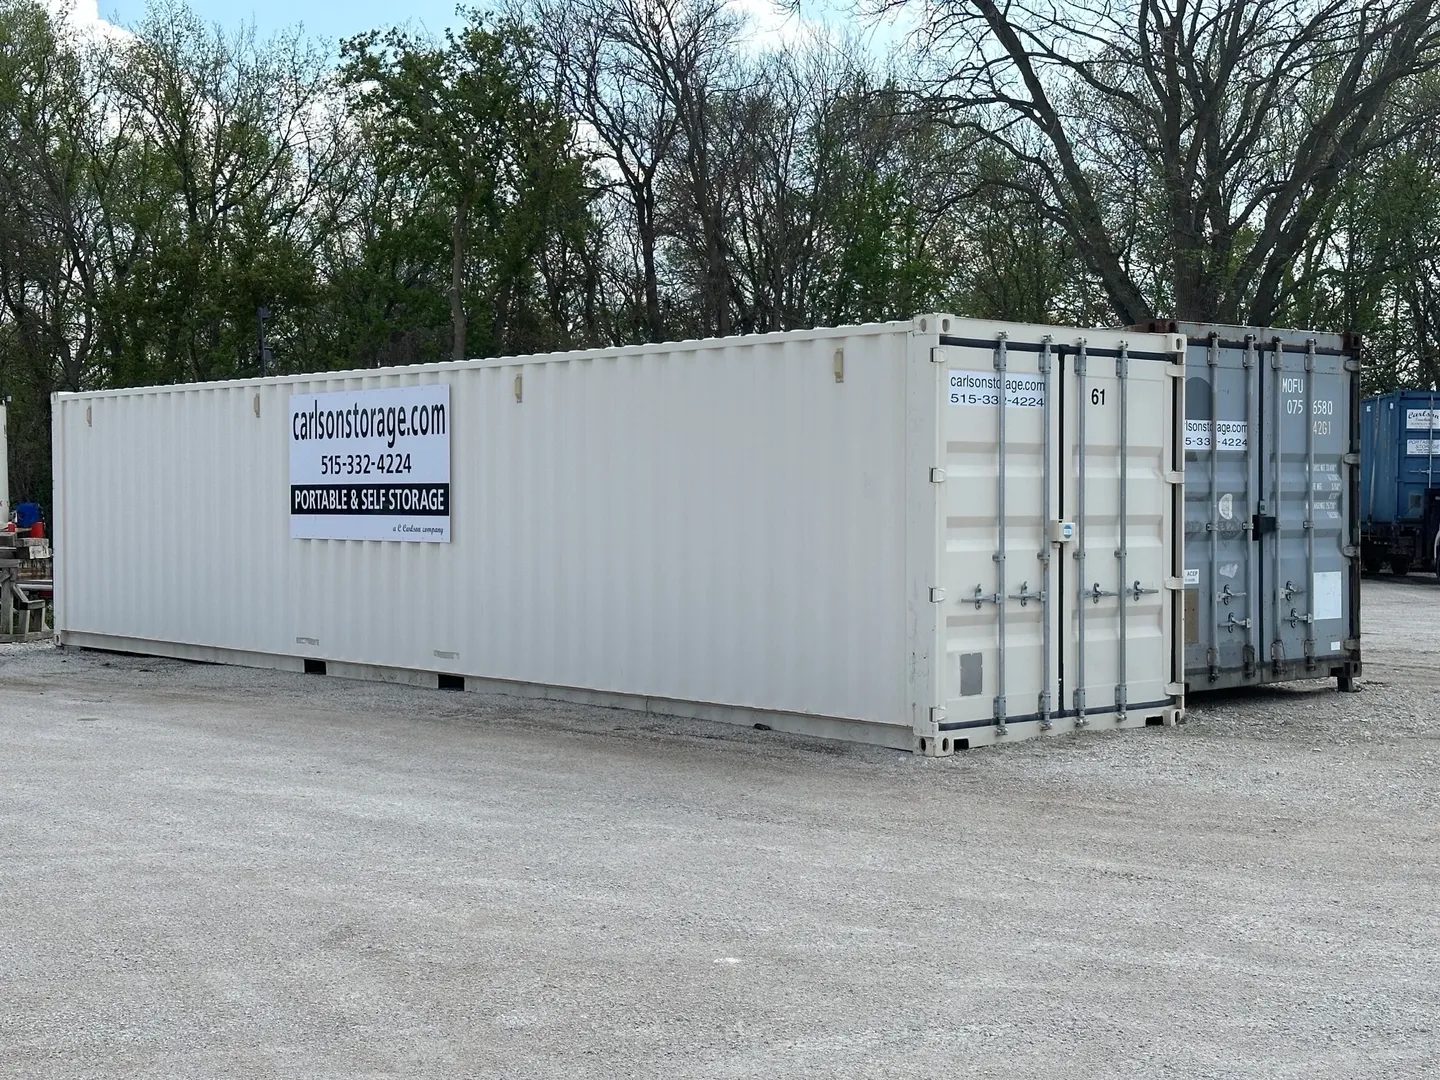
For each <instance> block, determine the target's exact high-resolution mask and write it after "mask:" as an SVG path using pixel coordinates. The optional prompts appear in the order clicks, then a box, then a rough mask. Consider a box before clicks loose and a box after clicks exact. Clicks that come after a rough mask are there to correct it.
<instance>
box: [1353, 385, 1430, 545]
mask: <svg viewBox="0 0 1440 1080" xmlns="http://www.w3.org/2000/svg"><path fill="white" fill-rule="evenodd" d="M1360 453H1361V460H1362V461H1363V462H1364V465H1363V466H1362V468H1361V471H1360V545H1361V556H1362V560H1363V562H1364V565H1365V571H1366V573H1370V574H1375V573H1379V571H1380V570H1381V568H1382V567H1385V566H1389V567H1390V570H1391V571H1392V572H1393V573H1396V574H1408V573H1409V572H1410V571H1411V570H1433V569H1435V563H1436V555H1437V552H1436V544H1437V534H1440V393H1437V392H1436V391H1434V390H1395V391H1392V392H1391V393H1389V394H1377V395H1375V396H1374V397H1369V398H1366V399H1365V402H1364V404H1363V406H1362V407H1361V410H1360Z"/></svg>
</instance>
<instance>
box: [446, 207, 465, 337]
mask: <svg viewBox="0 0 1440 1080" xmlns="http://www.w3.org/2000/svg"><path fill="white" fill-rule="evenodd" d="M469 238H470V198H469V196H468V195H467V196H464V197H462V198H461V199H460V203H459V205H458V206H456V207H455V221H454V222H453V223H452V224H451V226H450V321H451V324H452V325H453V327H454V335H455V336H454V344H453V346H452V347H451V350H450V358H451V359H452V360H464V359H466V355H465V260H466V258H467V257H468V255H469V250H468V249H469Z"/></svg>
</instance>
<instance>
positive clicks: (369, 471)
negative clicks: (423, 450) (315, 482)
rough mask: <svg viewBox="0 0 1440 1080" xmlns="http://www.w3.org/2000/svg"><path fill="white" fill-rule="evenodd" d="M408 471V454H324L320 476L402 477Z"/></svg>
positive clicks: (321, 460) (321, 459)
mask: <svg viewBox="0 0 1440 1080" xmlns="http://www.w3.org/2000/svg"><path fill="white" fill-rule="evenodd" d="M409 471H410V455H409V454H324V455H322V456H321V458H320V475H321V476H403V475H405V474H406V473H408V472H409Z"/></svg>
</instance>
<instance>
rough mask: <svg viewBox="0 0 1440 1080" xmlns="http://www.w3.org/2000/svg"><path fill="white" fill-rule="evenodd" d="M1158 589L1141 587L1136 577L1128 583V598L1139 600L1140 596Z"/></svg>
mask: <svg viewBox="0 0 1440 1080" xmlns="http://www.w3.org/2000/svg"><path fill="white" fill-rule="evenodd" d="M1159 591H1160V590H1159V589H1143V588H1141V587H1140V582H1139V580H1138V579H1137V580H1135V581H1133V582H1131V583H1130V599H1132V600H1139V599H1140V598H1141V597H1142V596H1146V595H1149V594H1150V593H1158V592H1159Z"/></svg>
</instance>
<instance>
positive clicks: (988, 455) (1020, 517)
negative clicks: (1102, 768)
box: [937, 323, 1184, 747]
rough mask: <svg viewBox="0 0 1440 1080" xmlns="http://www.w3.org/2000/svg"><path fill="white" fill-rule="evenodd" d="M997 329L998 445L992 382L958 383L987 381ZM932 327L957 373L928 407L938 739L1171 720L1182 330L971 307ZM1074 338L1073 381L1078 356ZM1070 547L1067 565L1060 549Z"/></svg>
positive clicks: (1175, 703)
mask: <svg viewBox="0 0 1440 1080" xmlns="http://www.w3.org/2000/svg"><path fill="white" fill-rule="evenodd" d="M1002 335H1003V336H1004V341H1005V345H1006V349H1005V353H1004V363H1005V369H1006V372H1007V380H1006V381H1007V384H1009V385H1011V386H1012V390H1011V392H1010V393H1009V394H1008V395H1007V401H1008V406H1007V408H1006V410H1005V417H1004V422H1005V434H1004V439H1003V447H1004V452H1003V454H1002V453H1001V449H1000V448H1001V446H1002V440H1001V438H1000V419H1001V418H1000V411H999V398H998V394H996V393H995V392H993V389H992V390H984V391H982V392H981V393H980V394H979V395H978V396H977V395H973V394H969V393H966V392H964V389H963V388H964V387H971V386H975V385H977V383H983V381H984V380H985V379H989V380H990V381H991V383H992V384H993V383H994V382H995V379H996V364H997V362H998V360H999V357H1000V352H999V348H998V347H999V344H1000V340H1001V337H1002ZM942 340H943V341H944V342H945V345H944V346H943V347H942V350H941V353H942V356H941V358H940V359H941V362H942V363H943V365H944V366H945V367H946V369H947V371H948V372H951V373H953V372H956V371H968V372H970V373H971V375H970V376H969V377H968V378H966V379H964V380H959V381H958V385H960V386H961V387H962V392H961V393H960V394H959V395H957V394H956V393H955V388H956V386H957V379H956V378H955V376H954V375H953V374H950V375H948V376H947V388H948V389H949V391H950V393H949V395H948V398H947V404H946V406H945V407H944V408H943V422H942V427H943V432H944V444H943V447H944V448H943V454H944V461H945V472H946V480H945V483H944V485H943V487H944V492H943V495H942V501H943V506H944V522H943V530H944V531H943V536H944V540H943V555H942V564H941V567H940V571H939V574H940V578H941V579H942V581H943V582H944V589H945V599H944V603H943V610H944V613H945V622H944V627H943V630H942V631H941V633H942V641H943V645H942V647H941V649H940V650H939V652H940V654H941V655H942V657H943V659H942V661H941V666H940V683H941V688H942V689H941V694H942V697H943V700H944V703H945V717H944V721H943V723H941V724H940V725H937V734H938V735H939V736H940V737H941V738H942V740H943V739H944V738H946V737H947V736H948V737H949V739H950V740H951V742H952V745H953V741H954V740H955V739H964V740H965V744H966V745H972V746H973V745H977V744H982V743H989V742H993V741H1000V740H1005V739H1012V738H1017V737H1025V736H1027V735H1031V734H1035V733H1037V732H1040V733H1059V732H1066V731H1073V730H1075V728H1076V727H1079V726H1087V727H1100V728H1103V727H1116V726H1125V725H1129V726H1142V725H1144V724H1145V723H1147V722H1151V721H1153V720H1154V719H1157V718H1158V719H1161V720H1163V721H1165V722H1171V721H1173V719H1174V718H1175V717H1176V716H1177V715H1178V712H1179V710H1180V709H1181V708H1182V707H1183V702H1182V701H1181V700H1180V699H1179V697H1178V694H1177V692H1176V691H1177V687H1176V684H1178V683H1179V682H1180V681H1181V679H1180V674H1179V673H1180V666H1179V665H1180V662H1181V661H1180V654H1179V652H1178V647H1177V644H1176V636H1177V635H1176V631H1177V628H1178V624H1179V617H1180V614H1181V609H1180V607H1179V600H1178V592H1177V587H1178V586H1179V584H1180V577H1181V575H1182V573H1183V567H1182V566H1181V563H1180V561H1179V559H1180V554H1181V550H1182V549H1181V547H1180V545H1179V544H1178V541H1177V539H1176V537H1177V531H1178V527H1179V526H1178V522H1179V520H1180V519H1179V515H1178V511H1179V507H1180V505H1181V503H1180V499H1181V498H1182V495H1181V491H1182V487H1181V484H1180V482H1179V481H1180V472H1179V469H1180V466H1179V464H1178V462H1179V457H1178V454H1179V451H1178V449H1177V448H1178V447H1179V446H1181V445H1183V438H1184V435H1183V416H1184V409H1183V380H1182V379H1180V378H1179V377H1178V376H1179V375H1180V373H1181V369H1180V368H1179V367H1178V366H1177V365H1176V364H1175V363H1174V361H1176V360H1177V359H1178V357H1179V355H1181V354H1180V353H1179V351H1178V350H1180V349H1181V348H1183V342H1182V341H1181V340H1180V339H1178V338H1176V337H1174V336H1173V335H1152V334H1143V333H1134V332H1115V331H1103V330H1069V329H1061V328H1058V327H1015V326H1005V325H1004V324H989V325H986V324H975V323H965V324H962V325H961V326H959V327H958V328H957V329H956V331H955V332H953V333H951V334H949V335H947V336H946V337H944V338H942ZM1122 346H1123V348H1124V350H1125V355H1126V356H1127V357H1131V356H1133V357H1135V359H1130V360H1129V361H1128V367H1127V371H1128V377H1127V378H1126V379H1125V384H1126V393H1127V394H1128V399H1127V400H1126V401H1125V408H1126V412H1127V424H1126V428H1127V430H1128V432H1129V437H1128V445H1127V447H1126V455H1125V458H1126V463H1127V464H1126V476H1125V490H1126V492H1127V498H1126V500H1125V502H1126V508H1127V516H1126V519H1125V520H1126V528H1125V543H1124V545H1123V549H1124V551H1125V553H1126V558H1125V560H1124V567H1125V572H1124V579H1123V583H1122V579H1121V570H1120V567H1121V560H1120V559H1119V558H1118V555H1117V553H1118V552H1119V551H1120V550H1121V549H1122V545H1121V530H1120V520H1121V518H1120V475H1121V474H1120V459H1121V455H1120V438H1119V432H1120V421H1119V416H1120V406H1121V395H1120V382H1121V380H1120V378H1119V377H1118V375H1117V367H1116V364H1117V360H1118V359H1119V355H1120V353H1121V349H1122ZM1082 349H1083V350H1084V354H1085V355H1086V357H1087V360H1086V364H1085V379H1084V383H1083V387H1082V383H1081V378H1080V374H1079V371H1078V370H1077V369H1078V368H1079V366H1080V365H1079V364H1078V363H1077V361H1078V358H1079V357H1080V356H1081V355H1082ZM1042 358H1043V361H1044V362H1043V363H1042ZM937 366H938V365H937ZM1047 366H1048V367H1049V368H1050V374H1049V376H1048V377H1047V376H1046V375H1045V373H1044V368H1045V367H1047ZM1027 391H1028V392H1027ZM957 396H958V400H957ZM1082 399H1083V404H1082ZM1047 405H1048V407H1047ZM1082 407H1083V408H1084V410H1085V413H1086V415H1085V418H1084V419H1085V421H1086V430H1085V439H1084V443H1083V446H1082V443H1081V442H1080V419H1081V417H1080V410H1081V408H1082ZM1047 428H1048V432H1049V437H1048V440H1047V437H1046V433H1047ZM1082 460H1083V476H1084V483H1083V488H1084V493H1085V499H1084V501H1083V503H1082V500H1081V497H1080V495H1081V489H1082V483H1081V475H1082ZM1047 463H1048V467H1047ZM1002 477H1003V487H1004V492H1005V514H1004V526H1005V527H1004V530H1003V533H1002V530H1001V529H1000V528H999V527H998V523H999V521H1000V520H1001V518H1000V514H999V508H1000V502H999V497H1000V490H1001V479H1002ZM1047 493H1048V497H1047ZM1059 521H1065V522H1071V523H1073V524H1074V526H1075V531H1076V541H1075V542H1074V543H1071V544H1056V543H1055V542H1054V541H1055V535H1054V532H1055V530H1054V528H1053V523H1055V522H1059ZM1082 545H1083V550H1084V551H1085V553H1086V559H1085V560H1084V561H1083V569H1082V562H1081V560H1080V559H1078V558H1076V555H1077V553H1078V551H1079V550H1080V549H1081V548H1082ZM1002 553H1003V555H1004V561H1003V572H1004V574H1003V581H1002V577H1001V569H1002V563H1001V560H1000V558H999V556H1000V555H1001V554H1002ZM1136 582H1139V583H1140V587H1141V590H1142V591H1141V592H1140V593H1139V595H1138V596H1137V595H1136V594H1135V593H1134V591H1133V589H1134V585H1135V583H1136ZM1097 586H1098V591H1099V592H1100V593H1101V594H1102V595H1100V596H1099V597H1098V598H1097V597H1095V595H1094V593H1095V591H1096V587H1097ZM1082 589H1083V590H1084V591H1085V593H1086V596H1085V599H1084V600H1083V601H1082V600H1081V592H1082ZM1122 597H1123V604H1124V609H1125V610H1124V622H1125V633H1124V635H1123V637H1122V635H1121V633H1120V622H1121V614H1120V607H1121V603H1122ZM1002 606H1003V616H1004V618H1003V625H1002V619H1001V609H1002ZM1082 607H1083V612H1082V610H1081V609H1082ZM1047 624H1048V625H1049V627H1050V633H1049V634H1048V635H1047V634H1046V626H1047ZM1082 636H1083V640H1084V648H1083V650H1082V649H1081V647H1080V642H1081V639H1082ZM1002 642H1003V651H1002ZM1122 652H1123V654H1124V657H1123V658H1124V669H1125V670H1124V675H1123V678H1122V676H1121V660H1122ZM1002 658H1003V661H1004V663H1003V670H1002V663H1001V661H1002ZM1122 687H1123V690H1124V692H1123V694H1122V693H1119V691H1120V690H1121V688H1122ZM1080 690H1083V691H1084V692H1085V694H1084V697H1083V698H1081V697H1079V696H1077V693H1076V692H1077V691H1080ZM1082 705H1083V708H1082ZM942 747H943V742H942Z"/></svg>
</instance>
